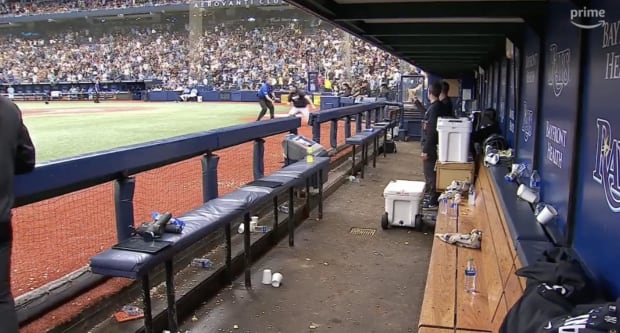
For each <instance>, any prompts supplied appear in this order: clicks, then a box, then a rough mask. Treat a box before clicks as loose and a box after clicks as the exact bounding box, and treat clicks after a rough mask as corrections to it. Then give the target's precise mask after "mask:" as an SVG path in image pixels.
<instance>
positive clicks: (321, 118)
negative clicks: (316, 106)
mask: <svg viewBox="0 0 620 333" xmlns="http://www.w3.org/2000/svg"><path fill="white" fill-rule="evenodd" d="M385 105H386V102H385V101H380V102H372V103H360V104H355V105H349V106H343V107H339V108H333V109H329V110H325V111H320V112H318V113H312V114H310V119H309V123H310V125H311V126H312V140H314V141H316V142H318V143H320V142H321V124H322V123H325V122H328V121H330V122H331V124H330V131H329V145H330V147H331V148H333V149H337V148H338V121H339V120H340V119H343V118H344V121H345V126H344V136H345V138H348V137H350V136H351V118H353V117H355V128H356V129H357V131H358V132H359V131H361V130H362V114H364V113H366V125H365V128H369V127H370V124H371V120H372V118H373V117H374V120H375V121H381V120H383V116H384V115H383V112H382V111H383V107H384V106H385ZM372 111H374V116H373V112H372Z"/></svg>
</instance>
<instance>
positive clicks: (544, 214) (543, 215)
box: [536, 204, 558, 224]
mask: <svg viewBox="0 0 620 333" xmlns="http://www.w3.org/2000/svg"><path fill="white" fill-rule="evenodd" d="M556 216H558V211H557V210H556V209H555V208H553V206H551V205H549V204H547V205H545V208H543V209H542V210H541V211H540V213H538V215H536V220H537V221H538V222H540V223H541V224H547V223H549V222H550V221H551V220H553V218H554V217H556Z"/></svg>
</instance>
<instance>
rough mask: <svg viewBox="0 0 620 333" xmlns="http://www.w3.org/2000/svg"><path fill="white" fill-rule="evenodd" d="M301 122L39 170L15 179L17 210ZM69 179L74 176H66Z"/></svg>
mask: <svg viewBox="0 0 620 333" xmlns="http://www.w3.org/2000/svg"><path fill="white" fill-rule="evenodd" d="M300 126H301V120H300V119H299V118H284V119H275V120H271V121H266V122H255V123H249V124H243V125H236V126H229V127H223V128H219V129H215V130H210V131H206V132H202V133H194V134H188V135H182V136H177V137H173V138H170V139H164V140H157V141H152V142H148V143H142V144H138V145H131V146H127V147H121V148H117V149H112V150H108V151H103V152H97V153H92V154H87V155H80V156H76V157H73V158H69V159H63V160H58V161H52V162H50V163H46V164H42V165H38V166H37V167H36V168H35V170H34V171H33V172H32V173H29V174H25V175H20V176H17V177H16V179H15V187H14V188H15V195H16V200H15V207H19V206H24V205H27V204H31V203H34V202H38V201H42V200H45V199H49V198H52V197H55V196H59V195H63V194H67V193H70V192H74V191H78V190H81V189H85V188H88V187H91V186H95V185H98V184H102V183H105V182H108V181H112V180H115V179H118V178H121V177H126V176H129V175H132V174H136V173H139V172H143V171H148V170H151V169H155V168H158V167H161V166H164V165H167V164H172V163H176V162H180V161H183V160H186V159H189V158H192V157H195V156H199V155H202V154H205V153H207V152H209V151H215V150H219V149H224V148H228V147H232V146H235V145H238V144H242V143H246V142H250V141H252V140H257V139H261V138H264V137H268V136H271V135H275V134H280V133H284V132H288V131H292V132H296V130H297V128H299V127H300ZM67 175H70V176H67Z"/></svg>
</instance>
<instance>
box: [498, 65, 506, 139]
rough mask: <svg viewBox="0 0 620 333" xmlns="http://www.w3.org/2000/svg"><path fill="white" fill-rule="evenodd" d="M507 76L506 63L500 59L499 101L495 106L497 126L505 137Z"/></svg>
mask: <svg viewBox="0 0 620 333" xmlns="http://www.w3.org/2000/svg"><path fill="white" fill-rule="evenodd" d="M507 74H508V61H507V60H506V58H502V61H501V62H500V65H499V101H498V103H499V104H498V106H497V111H498V116H499V126H500V127H501V129H502V133H503V134H504V136H506V133H507V126H506V124H507V123H508V119H507V118H508V117H507V116H506V91H507V90H508V85H507V84H506V80H507V79H508V77H507Z"/></svg>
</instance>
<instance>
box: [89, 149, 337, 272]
mask: <svg viewBox="0 0 620 333" xmlns="http://www.w3.org/2000/svg"><path fill="white" fill-rule="evenodd" d="M328 167H329V157H315V162H314V163H312V164H308V163H306V161H299V162H296V163H293V164H291V165H288V166H286V167H284V168H283V169H281V170H279V171H276V172H275V173H273V174H272V175H269V176H267V177H263V178H261V180H267V181H279V182H282V183H283V185H286V186H280V187H276V188H270V187H261V186H251V185H250V186H244V187H241V188H239V189H238V190H236V191H234V192H231V193H229V194H226V195H224V196H221V197H219V198H215V199H213V200H209V202H207V203H205V204H203V205H202V206H200V207H198V208H196V209H194V210H192V211H190V212H187V213H185V214H183V215H181V216H178V218H179V219H180V220H182V221H183V222H185V228H184V230H183V233H181V234H172V233H165V234H164V235H163V236H162V238H161V239H162V240H164V241H169V242H172V245H171V246H169V247H167V248H165V249H163V250H162V251H160V252H157V253H155V254H148V253H141V252H135V251H127V250H118V249H110V250H107V251H104V252H102V253H100V254H98V255H95V256H93V257H91V259H90V268H91V271H92V272H93V273H96V274H101V275H106V276H116V277H125V278H130V279H137V278H140V277H141V276H143V275H144V274H145V273H148V271H149V270H151V269H152V268H153V267H154V266H156V265H158V264H160V263H162V262H164V261H166V260H169V259H170V258H172V256H173V255H174V254H176V253H178V252H180V251H182V250H183V249H185V248H187V247H189V246H190V245H192V244H194V243H196V242H198V241H199V240H201V239H203V238H204V237H206V236H207V235H209V234H210V233H212V232H214V231H216V230H217V229H219V228H221V227H223V226H224V225H225V224H227V223H231V222H233V221H235V220H237V219H240V218H242V217H243V215H244V214H245V213H246V212H248V210H249V209H250V208H253V207H257V206H259V205H261V204H265V203H267V202H269V200H271V199H272V198H273V196H274V195H277V194H278V193H279V192H281V191H283V189H286V188H287V187H288V186H294V185H295V184H297V183H298V182H303V181H304V179H305V177H308V176H310V175H311V174H312V173H316V172H317V168H318V169H319V170H321V169H327V168H328ZM270 177H271V178H270Z"/></svg>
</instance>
